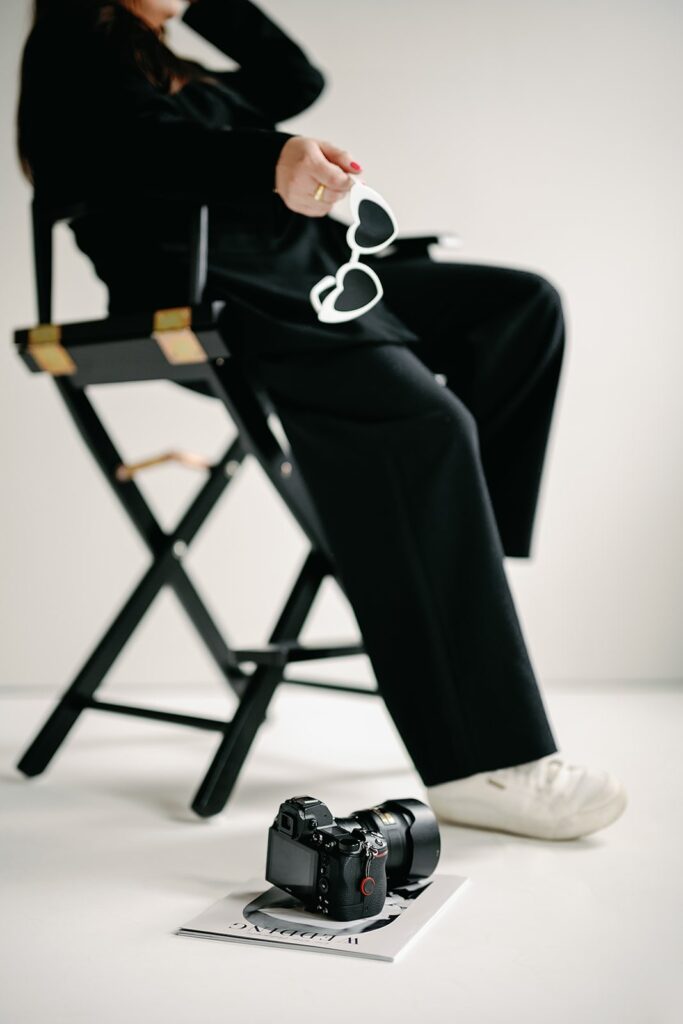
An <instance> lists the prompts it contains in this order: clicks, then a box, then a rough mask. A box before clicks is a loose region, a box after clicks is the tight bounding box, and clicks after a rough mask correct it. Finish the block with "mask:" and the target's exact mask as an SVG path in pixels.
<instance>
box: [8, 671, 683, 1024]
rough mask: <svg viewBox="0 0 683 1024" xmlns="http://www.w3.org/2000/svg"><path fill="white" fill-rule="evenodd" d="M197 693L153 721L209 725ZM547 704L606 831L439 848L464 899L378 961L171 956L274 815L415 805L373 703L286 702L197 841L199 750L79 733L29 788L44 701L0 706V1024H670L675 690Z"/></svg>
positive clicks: (612, 688) (202, 950)
mask: <svg viewBox="0 0 683 1024" xmlns="http://www.w3.org/2000/svg"><path fill="white" fill-rule="evenodd" d="M211 692H212V691H209V690H208V689H207V688H202V689H201V693H200V695H199V696H196V695H195V696H194V697H192V698H191V699H184V700H181V699H180V697H179V696H178V695H177V693H176V694H175V695H174V696H173V698H172V699H167V700H166V701H164V702H163V703H165V705H166V706H177V707H181V706H182V707H184V708H190V709H191V710H194V709H198V710H201V711H202V712H203V713H205V714H209V715H211V714H214V713H216V714H218V713H221V712H222V711H225V710H229V708H228V707H227V705H228V701H227V700H226V698H224V697H213V696H210V694H211ZM121 696H123V697H130V696H131V693H130V692H129V693H124V694H122V693H121V690H120V689H119V691H118V693H117V697H121ZM142 696H143V697H144V696H149V695H142ZM162 696H163V695H162V694H160V693H159V692H156V693H154V694H153V697H154V699H155V700H156V702H157V703H162V700H161V698H162ZM547 700H548V704H549V707H550V710H551V714H552V718H553V722H554V725H555V728H556V730H557V733H558V734H559V735H560V736H561V737H562V738H563V745H564V748H565V750H566V751H567V752H568V753H570V754H571V755H572V756H573V757H574V759H578V758H582V759H590V761H591V762H593V763H596V764H597V763H599V764H602V765H605V766H607V767H609V768H610V769H612V770H613V771H614V772H615V773H618V774H619V775H620V776H621V777H622V778H623V779H624V780H625V782H626V784H627V786H628V790H629V794H630V805H629V808H628V810H627V812H626V814H625V815H624V817H623V818H622V819H621V821H619V822H617V823H616V824H615V825H613V826H612V827H611V828H610V829H608V830H606V831H605V832H604V833H601V834H598V835H596V836H594V837H592V838H588V839H585V840H582V841H578V842H572V843H558V844H553V843H543V842H538V841H533V840H524V839H516V838H514V837H505V836H503V835H497V834H494V833H485V832H479V831H475V830H467V829H456V828H452V827H444V828H443V853H442V859H441V863H440V869H441V870H443V871H451V872H454V873H458V874H466V875H468V876H469V877H470V879H471V884H470V886H469V887H468V889H467V890H466V891H465V892H464V893H463V894H462V895H461V896H460V897H459V898H458V899H457V900H456V902H455V903H454V904H453V907H452V910H451V911H447V912H446V913H445V914H443V915H442V916H441V918H440V919H438V920H437V921H435V922H434V924H433V925H432V926H431V927H430V928H429V930H428V931H427V932H425V934H424V936H423V937H422V939H421V940H419V941H418V942H416V944H415V945H414V946H413V947H412V948H411V949H409V950H408V951H406V953H405V955H404V956H403V957H402V958H401V959H400V960H398V961H397V962H396V963H395V964H385V963H380V962H374V961H363V960H352V961H350V960H348V959H345V958H341V957H334V956H330V955H323V954H320V953H315V952H312V953H309V952H307V951H301V950H291V951H290V950H282V949H275V948H264V947H257V948H251V947H249V946H243V945H241V944H237V943H217V942H208V941H207V942H203V941H201V940H196V941H195V940H190V939H181V938H178V937H177V936H175V935H174V929H175V928H176V927H177V926H178V925H180V924H181V923H183V922H184V921H186V920H187V919H188V918H190V917H191V916H193V915H194V914H195V913H197V912H199V911H200V910H202V909H203V908H204V907H205V906H207V905H208V904H209V903H211V902H213V901H214V900H216V899H218V898H219V897H220V896H222V895H223V894H225V893H226V892H227V891H229V890H230V888H231V887H232V886H233V884H235V883H238V882H239V881H240V880H242V879H245V878H247V877H249V876H251V875H253V874H257V873H258V872H259V871H260V870H261V869H262V866H263V864H264V858H265V838H266V830H267V828H268V826H269V825H270V823H271V821H272V818H273V816H274V814H275V811H276V810H277V807H278V804H279V802H280V800H282V799H284V798H286V797H287V796H291V795H293V794H296V793H300V792H311V793H312V794H313V795H315V796H319V797H321V798H322V799H324V800H326V801H327V802H329V804H330V807H331V809H332V812H333V813H338V814H346V813H348V812H350V811H352V810H354V809H356V808H359V807H363V806H367V805H368V804H371V803H376V802H378V801H380V800H382V799H387V798H390V797H401V796H418V797H419V796H421V795H422V790H421V787H420V784H419V780H418V779H417V777H416V775H415V774H414V773H413V772H412V770H411V768H410V765H409V762H408V761H407V758H406V755H405V753H404V751H403V748H402V746H401V744H400V742H399V741H398V739H397V735H396V733H395V731H394V729H393V726H392V724H391V722H390V720H389V719H388V717H387V715H386V713H385V711H384V709H383V705H382V704H381V703H380V701H379V700H377V699H375V698H369V699H367V700H366V699H365V698H358V697H355V698H354V697H349V696H346V695H341V696H336V695H332V694H326V693H323V694H311V693H310V692H309V691H303V690H301V689H296V688H294V687H283V688H282V690H281V691H280V694H279V696H278V697H277V699H276V702H275V704H274V705H273V707H272V710H271V712H270V713H269V718H268V722H267V724H266V725H265V727H264V728H263V729H262V731H261V734H260V737H259V740H258V742H257V745H256V746H255V748H254V750H253V752H252V755H251V756H250V758H249V761H248V763H247V766H246V769H245V771H244V773H243V775H242V778H241V781H240V783H239V786H238V788H237V790H236V791H235V794H234V797H233V799H232V801H231V803H230V805H229V813H227V814H226V815H225V816H220V817H219V818H217V819H213V820H211V821H201V820H199V819H196V818H194V816H192V815H190V814H189V813H188V811H187V805H188V802H189V800H190V799H191V796H192V793H193V789H194V786H195V784H196V783H197V781H198V779H199V777H200V773H201V772H202V771H203V769H204V767H205V765H206V763H207V760H208V758H209V756H210V754H211V751H212V748H213V745H214V744H215V738H214V737H213V736H212V735H211V734H208V733H198V732H194V731H191V730H186V729H182V728H179V727H175V726H169V725H165V724H156V723H152V722H146V721H140V720H133V719H129V718H126V719H123V718H118V717H116V718H115V717H113V716H108V715H102V714H100V715H95V714H92V713H91V714H90V715H84V716H83V717H82V719H81V722H80V724H79V726H78V727H77V728H76V730H75V731H74V733H73V734H72V736H71V737H70V739H69V741H68V743H67V745H66V746H65V747H64V748H63V749H62V751H61V753H60V755H59V756H58V757H57V759H56V760H55V762H54V763H53V765H52V766H51V768H50V770H49V771H48V772H47V773H46V774H45V775H44V776H43V777H42V778H40V779H37V780H31V781H27V780H25V779H23V778H22V777H21V776H19V775H18V773H16V771H15V770H14V768H13V764H14V761H15V760H16V758H17V755H18V753H19V752H20V750H21V748H22V746H23V745H24V743H25V741H26V740H27V738H28V737H29V736H30V735H31V734H32V733H33V731H34V730H35V729H36V727H37V726H38V724H39V723H40V722H41V721H42V719H43V716H44V714H45V712H46V710H47V708H48V707H49V705H50V701H49V700H48V699H46V698H40V697H33V699H27V698H25V697H24V698H19V697H18V696H17V695H16V694H15V695H11V694H9V693H8V694H6V695H5V696H4V697H0V716H1V720H2V726H1V736H0V742H1V756H2V764H1V766H0V794H1V796H0V799H1V801H2V803H1V807H2V822H1V825H0V827H1V829H2V831H1V835H2V840H1V842H2V847H1V849H2V864H1V880H2V888H3V892H2V896H1V901H0V907H1V908H2V911H1V914H0V921H1V927H0V933H1V940H0V941H1V943H2V946H1V948H0V972H1V975H0V1021H1V1022H2V1024H24V1022H41V1024H42V1022H50V1024H60V1022H68V1024H75V1022H81V1021H83V1022H86V1021H87V1022H88V1024H91V1022H98V1024H108V1022H123V1021H126V1022H134V1024H135V1022H138V1021H139V1022H142V1021H145V1022H151V1024H156V1022H157V1021H158V1022H164V1024H176V1022H178V1024H179V1022H186V1021H192V1022H196V1024H203V1022H207V1024H209V1022H213V1021H216V1022H221V1024H225V1022H226V1021H238V1022H242V1021H245V1022H246V1021H249V1022H256V1024H259V1022H261V1021H264V1022H265V1021H269V1022H273V1024H275V1022H278V1021H283V1022H287V1021H294V1020H300V1019H302V1018H303V1019H306V1017H310V1016H313V1015H315V1019H319V1020H325V1021H326V1022H328V1024H336V1022H341V1021H344V1022H348V1021H349V1020H351V1019H354V1020H360V1019H362V1020H364V1021H377V1022H382V1024H383V1022H385V1021H392V1022H393V1024H396V1022H398V1024H401V1022H403V1021H414V1020H418V1021H421V1022H432V1021H441V1020H444V1019H445V1020H450V1019H452V1020H455V1021H460V1022H462V1024H478V1022H495V1024H499V1022H507V1021H512V1022H517V1021H524V1022H525V1024H533V1022H536V1021H538V1022H541V1021H543V1022H547V1021H551V1022H553V1024H557V1022H559V1024H562V1022H565V1021H566V1022H569V1021H572V1022H579V1021H580V1022H587V1024H606V1022H612V1021H613V1022H615V1024H617V1022H618V1024H630V1022H634V1024H660V1022H661V1024H664V1022H666V1024H669V1022H671V1024H673V1022H680V1021H681V1020H683V980H682V978H681V967H682V965H683V941H682V939H683V925H682V920H683V877H682V872H681V864H682V858H681V838H682V836H683V828H682V811H683V803H682V801H681V779H682V777H683V776H682V772H681V768H682V761H683V754H682V749H681V748H682V745H681V740H680V732H681V730H680V726H681V720H682V717H683V686H676V685H675V684H670V685H668V686H667V685H659V686H658V685H656V684H652V685H651V686H645V685H643V686H638V685H634V684H624V685H623V686H619V685H618V684H616V683H610V684H602V685H601V684H596V685H595V686H592V687H587V686H586V685H576V686H570V685H569V684H564V685H560V684H555V685H554V686H550V687H549V688H548V690H547Z"/></svg>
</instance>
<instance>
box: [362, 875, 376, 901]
mask: <svg viewBox="0 0 683 1024" xmlns="http://www.w3.org/2000/svg"><path fill="white" fill-rule="evenodd" d="M374 888H375V879H374V878H372V877H371V876H370V875H366V876H365V878H364V879H363V881H362V882H361V883H360V891H361V892H362V893H363V895H364V896H370V895H371V893H372V891H373V889H374Z"/></svg>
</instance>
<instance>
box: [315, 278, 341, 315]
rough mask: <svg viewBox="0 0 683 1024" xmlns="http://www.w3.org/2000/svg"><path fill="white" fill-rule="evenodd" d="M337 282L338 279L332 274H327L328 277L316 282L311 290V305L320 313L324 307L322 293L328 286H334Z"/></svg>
mask: <svg viewBox="0 0 683 1024" xmlns="http://www.w3.org/2000/svg"><path fill="white" fill-rule="evenodd" d="M335 284H336V280H335V278H334V277H332V275H331V274H327V276H326V277H323V278H321V279H320V280H319V281H318V283H317V284H314V285H313V287H312V288H311V290H310V292H309V298H310V300H311V305H312V306H313V309H314V310H315V311H316V313H319V312H320V310H321V309H322V302H321V301H320V293H321V292H324V291H327V289H328V288H332V287H333V286H334V285H335Z"/></svg>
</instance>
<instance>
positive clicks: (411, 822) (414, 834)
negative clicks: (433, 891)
mask: <svg viewBox="0 0 683 1024" xmlns="http://www.w3.org/2000/svg"><path fill="white" fill-rule="evenodd" d="M349 818H350V819H354V820H355V821H357V822H359V824H361V825H362V826H363V828H367V829H369V830H370V831H371V832H379V833H380V835H382V836H384V838H385V840H386V843H387V879H388V880H389V881H390V882H393V883H394V884H398V885H401V884H405V883H406V882H415V881H417V880H418V879H420V878H428V877H429V875H431V874H432V873H433V871H434V869H435V868H436V865H437V864H438V861H439V856H440V854H441V836H440V834H439V826H438V823H437V820H436V817H435V815H434V812H433V811H432V809H431V807H428V806H427V804H425V803H423V802H422V801H421V800H413V799H407V800H386V801H385V802H384V803H383V804H379V805H378V806H376V807H369V808H365V809H364V810H362V811H354V812H353V814H351V815H350V816H349ZM347 820H348V819H347ZM337 823H338V824H342V825H343V827H344V828H346V827H347V825H346V824H345V823H342V821H340V820H339V819H337Z"/></svg>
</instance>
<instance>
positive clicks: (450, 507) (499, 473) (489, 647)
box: [254, 259, 564, 786]
mask: <svg viewBox="0 0 683 1024" xmlns="http://www.w3.org/2000/svg"><path fill="white" fill-rule="evenodd" d="M378 273H379V274H380V277H381V280H382V283H383V286H384V292H385V298H384V301H386V303H387V304H388V305H389V307H390V308H391V309H392V310H393V311H394V312H395V313H397V314H398V315H399V316H400V317H401V319H402V320H403V321H404V322H405V323H406V324H407V325H408V326H409V327H410V328H412V329H413V330H414V331H415V333H416V334H417V335H418V337H419V341H418V342H416V343H412V344H410V345H405V344H395V343H377V344H358V345H354V346H349V347H348V348H342V349H330V350H321V351H319V352H318V351H315V352H312V351H306V352H300V353H296V352H287V353H276V354H271V353H268V354H259V355H258V356H256V357H254V370H255V372H256V373H257V374H258V376H259V377H260V380H261V382H262V384H263V385H264V386H265V387H266V389H267V390H268V393H269V395H270V398H271V400H272V403H273V406H274V407H275V409H276V411H277V413H278V416H279V418H280V420H281V422H282V425H283V427H284V429H285V432H286V434H287V437H288V439H289V441H290V445H291V454H292V456H293V460H294V461H295V462H296V464H297V466H298V469H299V471H300V473H301V474H302V477H303V479H304V481H305V483H306V484H307V487H308V489H309V491H310V494H311V498H312V500H313V502H314V504H315V506H316V509H317V511H318V514H319V517H320V520H321V523H322V525H323V528H324V530H325V534H326V538H327V542H328V543H329V545H330V549H331V551H332V554H333V556H334V560H335V563H336V569H337V571H338V574H339V578H340V581H341V583H342V585H343V587H344V589H345V592H346V595H347V597H348V599H349V601H350V602H351V605H352V608H353V611H354V613H355V616H356V619H357V621H358V624H359V627H360V630H361V633H362V636H363V641H364V644H365V648H366V651H367V654H368V657H369V659H370V661H371V664H372V666H373V670H374V673H375V676H376V679H377V684H378V688H379V691H380V693H381V695H382V697H383V698H384V701H385V703H386V706H387V708H388V710H389V713H390V715H391V717H392V719H393V721H394V723H395V725H396V727H397V729H398V731H399V734H400V736H401V737H402V739H403V742H404V744H405V747H406V749H407V751H408V753H409V754H410V756H411V758H412V760H413V762H414V764H415V766H416V768H417V771H418V773H419V775H420V777H421V779H422V781H423V783H424V784H425V785H426V786H430V785H436V784H437V783H440V782H445V781H448V780H451V779H456V778H462V777H465V776H467V775H471V774H473V773H475V772H480V771H487V770H492V769H495V768H500V767H506V766H509V765H513V764H521V763H524V762H526V761H531V760H534V759H536V758H539V757H542V756H544V755H546V754H549V753H552V752H553V751H555V750H556V749H557V747H556V744H555V741H554V738H553V734H552V731H551V727H550V725H549V723H548V719H547V717H546V713H545V709H544V705H543V701H542V698H541V695H540V693H539V689H538V685H537V681H536V678H535V675H534V669H533V667H532V664H531V662H530V658H529V654H528V652H527V648H526V646H525V642H524V638H523V635H522V631H521V627H520V623H519V620H518V617H517V613H516V610H515V606H514V602H513V598H512V595H511V592H510V589H509V586H508V582H507V579H506V574H505V568H504V561H503V560H504V556H505V555H508V556H515V557H520V558H524V557H529V556H530V553H531V538H532V528H533V523H534V518H535V512H536V506H537V499H538V494H539V485H540V481H541V473H542V468H543V463H544V458H545V452H546V446H547V439H548V434H549V428H550V424H551V417H552V412H553V405H554V401H555V395H556V391H557V386H558V381H559V376H560V368H561V364H562V357H563V349H564V322H563V315H562V305H561V300H560V297H559V295H558V293H557V291H556V289H555V288H554V287H553V285H552V284H550V282H549V281H547V280H546V279H545V278H543V277H541V276H540V275H537V274H534V273H530V272H527V271H522V270H513V269H506V268H500V267H492V266H480V265H473V264H463V263H434V262H431V261H428V260H425V259H416V260H411V261H405V262H397V263H395V264H391V263H389V262H387V263H385V264H381V265H380V266H379V267H378ZM444 378H445V380H444Z"/></svg>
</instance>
